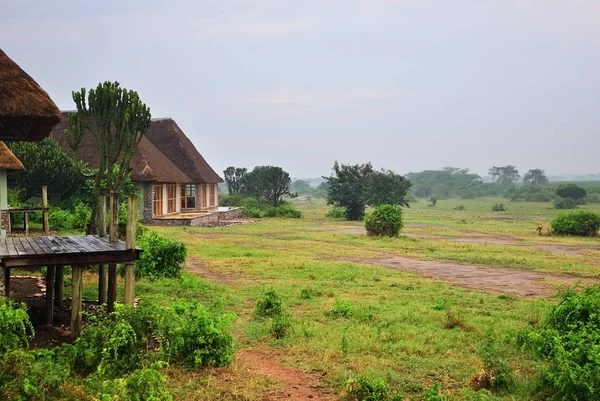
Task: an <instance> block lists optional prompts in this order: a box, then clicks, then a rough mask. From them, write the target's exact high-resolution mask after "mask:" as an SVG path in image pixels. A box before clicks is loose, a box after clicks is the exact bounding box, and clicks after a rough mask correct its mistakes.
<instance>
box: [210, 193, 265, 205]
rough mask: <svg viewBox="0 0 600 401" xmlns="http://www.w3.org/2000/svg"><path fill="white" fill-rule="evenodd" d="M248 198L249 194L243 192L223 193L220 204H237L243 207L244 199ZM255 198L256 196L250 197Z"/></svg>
mask: <svg viewBox="0 0 600 401" xmlns="http://www.w3.org/2000/svg"><path fill="white" fill-rule="evenodd" d="M246 199H248V195H246V194H243V193H234V194H230V195H221V196H219V205H220V206H237V207H241V206H243V204H244V201H246ZM250 199H254V198H250ZM257 203H258V201H257Z"/></svg>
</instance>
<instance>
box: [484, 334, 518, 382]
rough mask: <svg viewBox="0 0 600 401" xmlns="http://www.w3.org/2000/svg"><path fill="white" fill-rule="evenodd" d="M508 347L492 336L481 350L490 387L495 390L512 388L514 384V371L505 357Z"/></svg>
mask: <svg viewBox="0 0 600 401" xmlns="http://www.w3.org/2000/svg"><path fill="white" fill-rule="evenodd" d="M505 355H506V349H505V348H504V347H502V346H501V345H500V344H499V343H498V342H497V341H496V340H494V339H492V337H490V338H488V339H486V340H485V341H484V343H483V345H482V347H481V349H480V350H479V356H480V357H481V359H482V361H483V366H484V371H485V375H486V378H487V379H489V380H488V383H487V384H488V387H489V388H490V389H491V390H494V391H506V390H510V389H511V388H512V387H513V384H514V375H513V371H512V369H511V368H510V365H509V364H508V362H507V361H506V358H505Z"/></svg>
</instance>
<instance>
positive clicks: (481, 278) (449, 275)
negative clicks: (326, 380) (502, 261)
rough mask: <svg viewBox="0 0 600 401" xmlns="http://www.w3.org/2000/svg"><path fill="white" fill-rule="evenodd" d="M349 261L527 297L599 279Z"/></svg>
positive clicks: (431, 263)
mask: <svg viewBox="0 0 600 401" xmlns="http://www.w3.org/2000/svg"><path fill="white" fill-rule="evenodd" d="M349 261H352V262H356V263H364V264H370V265H376V266H383V267H389V268H392V269H398V270H405V271H410V272H415V273H419V274H421V275H423V276H425V277H428V278H432V279H436V280H441V281H446V282H449V283H452V284H456V285H458V286H460V287H464V288H469V289H473V290H478V291H484V292H492V293H506V294H515V295H521V296H528V297H545V296H551V295H554V294H555V293H556V290H555V289H554V288H553V285H557V284H558V285H564V286H570V285H574V284H576V283H577V282H578V281H581V282H583V283H584V284H586V285H588V284H592V283H597V282H599V280H597V279H592V278H582V277H576V276H569V275H561V274H550V273H539V272H532V271H527V270H517V269H506V268H488V267H481V266H468V265H460V264H456V263H451V262H441V261H437V260H415V259H409V258H405V257H402V256H392V255H389V256H386V257H385V258H381V259H352V260H349Z"/></svg>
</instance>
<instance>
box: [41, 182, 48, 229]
mask: <svg viewBox="0 0 600 401" xmlns="http://www.w3.org/2000/svg"><path fill="white" fill-rule="evenodd" d="M42 208H43V209H45V210H43V211H42V218H43V222H42V225H43V227H42V228H43V230H44V234H46V235H48V234H50V227H49V226H48V187H47V186H46V185H44V186H43V187H42Z"/></svg>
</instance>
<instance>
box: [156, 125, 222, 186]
mask: <svg viewBox="0 0 600 401" xmlns="http://www.w3.org/2000/svg"><path fill="white" fill-rule="evenodd" d="M146 137H147V138H148V139H150V142H152V143H153V144H154V146H156V147H157V148H158V149H159V150H160V151H161V152H162V153H164V154H165V155H166V156H167V157H168V158H169V159H170V160H171V161H172V162H173V163H175V165H176V166H177V167H178V168H179V169H180V170H181V171H183V172H184V173H185V174H186V175H187V176H188V177H190V178H191V179H192V181H193V182H197V183H198V182H207V183H218V182H223V179H222V178H221V177H219V175H218V174H217V173H216V172H215V170H213V169H212V167H210V165H209V164H208V163H207V162H206V160H204V157H202V155H201V154H200V152H198V150H197V149H196V147H195V146H194V144H193V143H192V141H190V140H189V138H188V137H187V136H185V134H184V133H183V131H182V130H181V128H179V126H178V125H177V123H176V122H175V121H174V120H173V119H172V118H157V119H153V120H152V122H151V123H150V128H149V129H148V132H146Z"/></svg>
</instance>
